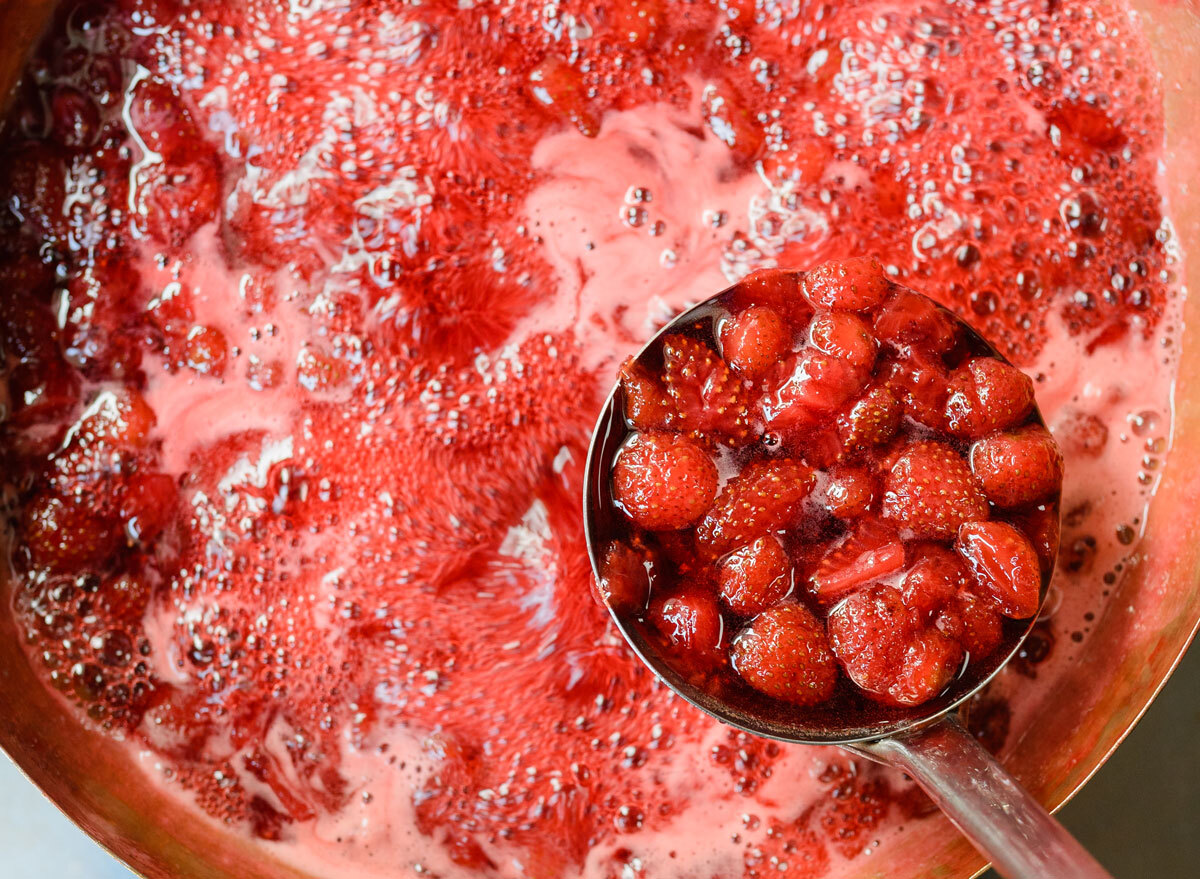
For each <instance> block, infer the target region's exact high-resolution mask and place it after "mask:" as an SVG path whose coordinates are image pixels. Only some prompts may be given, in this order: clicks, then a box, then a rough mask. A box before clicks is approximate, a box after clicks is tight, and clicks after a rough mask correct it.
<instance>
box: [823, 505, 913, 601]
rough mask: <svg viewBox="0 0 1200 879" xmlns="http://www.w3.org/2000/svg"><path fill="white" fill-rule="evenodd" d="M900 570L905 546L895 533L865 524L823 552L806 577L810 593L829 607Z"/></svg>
mask: <svg viewBox="0 0 1200 879" xmlns="http://www.w3.org/2000/svg"><path fill="white" fill-rule="evenodd" d="M903 567H904V544H902V543H901V542H900V541H899V540H897V539H896V532H895V531H893V530H891V529H890V528H887V527H884V526H881V525H879V524H878V523H875V522H870V521H868V522H865V523H864V524H863V526H861V527H860V528H859V529H858V531H856V532H853V533H851V534H849V535H847V536H846V537H845V538H843V539H842V540H841V541H840V542H838V543H836V544H834V545H833V546H832V547H831V548H830V549H829V551H828V552H826V554H825V556H824V557H823V558H822V559H821V561H820V562H818V563H817V569H816V570H815V571H814V572H813V574H812V576H811V577H809V581H808V585H809V591H810V592H811V594H812V595H813V596H814V597H815V598H816V599H817V601H819V602H820V603H821V604H824V605H830V604H833V603H834V602H836V601H838V600H839V599H841V598H842V597H843V596H845V595H847V594H849V593H851V592H853V591H854V590H856V589H859V588H861V587H863V586H866V585H867V584H869V583H873V582H875V581H876V580H878V579H880V578H881V577H886V576H888V575H889V574H894V573H895V572H897V571H899V570H901V569H902V568H903Z"/></svg>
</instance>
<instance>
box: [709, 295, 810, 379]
mask: <svg viewBox="0 0 1200 879" xmlns="http://www.w3.org/2000/svg"><path fill="white" fill-rule="evenodd" d="M720 336H721V353H722V354H723V355H724V356H725V360H726V362H728V363H729V365H730V366H732V367H733V368H734V369H735V370H737V371H738V372H740V373H742V374H743V375H747V376H750V377H751V378H754V377H756V376H759V375H762V374H763V373H764V372H766V371H767V370H768V369H770V368H772V367H773V366H775V365H776V364H777V363H778V362H779V360H780V358H781V357H782V356H783V355H784V354H785V353H787V351H788V350H789V349H790V348H791V343H792V330H791V327H789V326H788V324H787V322H786V321H785V320H784V319H783V318H782V317H781V316H780V314H779V312H777V311H776V310H775V309H773V308H770V307H769V306H766V305H754V306H751V307H750V308H747V309H746V310H745V311H742V312H739V313H738V314H737V315H735V316H733V317H731V318H729V319H728V320H727V321H725V322H724V323H723V324H722V325H721V332H720Z"/></svg>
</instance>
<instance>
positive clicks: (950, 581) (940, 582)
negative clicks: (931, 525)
mask: <svg viewBox="0 0 1200 879" xmlns="http://www.w3.org/2000/svg"><path fill="white" fill-rule="evenodd" d="M914 554H915V555H916V557H917V560H916V562H915V563H914V564H913V566H912V567H911V568H909V569H908V570H907V571H906V572H905V574H904V579H903V580H902V581H901V582H900V595H901V597H903V599H904V604H905V606H906V607H908V608H910V609H912V610H915V611H916V612H917V613H919V614H921V615H922V617H930V616H932V615H933V614H934V613H936V612H937V611H939V610H941V609H942V608H943V607H945V606H946V604H947V603H948V602H949V601H950V600H951V599H953V598H954V596H956V595H957V594H958V593H959V590H962V589H966V588H967V587H968V586H971V585H973V582H974V581H972V580H971V574H970V572H969V571H968V570H967V569H966V566H965V565H964V564H963V561H962V559H961V558H959V557H958V556H957V555H956V554H955V553H953V552H952V551H950V550H948V549H946V548H945V547H944V546H939V545H937V544H935V543H931V544H926V545H924V546H922V547H920V548H919V549H917V550H915V551H914Z"/></svg>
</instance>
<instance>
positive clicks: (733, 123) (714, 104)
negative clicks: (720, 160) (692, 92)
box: [700, 83, 766, 162]
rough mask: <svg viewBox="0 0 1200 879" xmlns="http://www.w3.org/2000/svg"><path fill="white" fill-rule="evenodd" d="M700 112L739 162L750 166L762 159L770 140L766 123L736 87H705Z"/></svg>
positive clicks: (727, 84) (725, 84) (710, 128)
mask: <svg viewBox="0 0 1200 879" xmlns="http://www.w3.org/2000/svg"><path fill="white" fill-rule="evenodd" d="M700 108H701V112H702V113H703V114H704V118H705V121H706V122H707V123H708V127H709V130H711V131H712V133H713V134H714V135H716V137H717V140H719V141H721V142H722V143H723V144H725V145H726V146H727V147H729V150H730V152H732V153H733V154H734V156H735V157H736V158H737V159H738V160H740V161H742V162H750V161H752V160H753V159H755V158H756V157H757V156H758V154H759V152H760V151H761V150H762V145H763V142H764V141H765V140H766V133H765V132H764V131H763V123H761V122H759V121H758V119H756V118H755V116H754V113H753V112H751V110H750V108H749V105H748V104H747V102H746V100H745V99H744V98H743V97H742V96H741V95H739V94H738V92H737V89H736V88H735V87H734V86H733V85H732V84H730V83H720V84H718V85H707V86H705V88H704V91H703V92H702V93H701V95H700Z"/></svg>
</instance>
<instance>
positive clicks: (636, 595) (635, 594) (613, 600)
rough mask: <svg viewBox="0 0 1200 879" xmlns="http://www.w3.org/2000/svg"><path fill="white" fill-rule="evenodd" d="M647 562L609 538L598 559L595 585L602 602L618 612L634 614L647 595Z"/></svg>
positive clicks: (648, 590)
mask: <svg viewBox="0 0 1200 879" xmlns="http://www.w3.org/2000/svg"><path fill="white" fill-rule="evenodd" d="M650 568H651V563H650V561H649V560H648V559H647V558H646V557H645V556H644V555H642V553H639V552H638V551H637V550H635V549H633V548H632V547H630V546H629V545H628V544H627V543H624V542H623V541H620V540H614V541H612V542H611V543H610V544H609V545H608V546H607V547H606V548H605V550H604V556H603V557H602V558H601V559H600V576H599V578H598V579H597V582H596V587H597V590H598V591H599V592H600V597H601V598H602V599H603V600H604V602H605V604H607V605H608V606H609V607H611V608H612V609H613V610H615V611H617V612H618V613H637V612H638V611H641V610H642V609H643V608H644V607H645V606H646V599H647V597H648V596H649V595H650Z"/></svg>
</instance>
